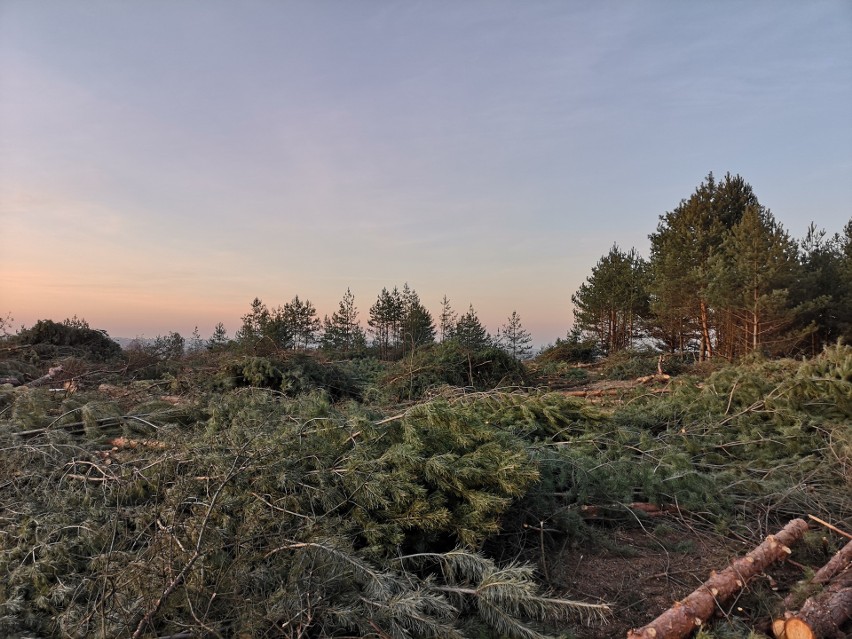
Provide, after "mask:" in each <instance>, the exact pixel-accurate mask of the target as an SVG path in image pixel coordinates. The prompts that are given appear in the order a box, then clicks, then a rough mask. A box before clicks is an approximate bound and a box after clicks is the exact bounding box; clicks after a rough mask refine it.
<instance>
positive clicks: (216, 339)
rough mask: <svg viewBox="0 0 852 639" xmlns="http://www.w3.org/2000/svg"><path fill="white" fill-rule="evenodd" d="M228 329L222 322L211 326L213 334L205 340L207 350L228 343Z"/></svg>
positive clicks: (221, 346)
mask: <svg viewBox="0 0 852 639" xmlns="http://www.w3.org/2000/svg"><path fill="white" fill-rule="evenodd" d="M228 341H229V340H228V331H227V330H226V329H225V325H224V324H223V323H222V322H219V323H218V324H216V326H215V327H214V328H213V334H212V335H211V336H210V339H209V340H207V350H211V351H212V350H217V349H220V348H223V347H224V346H226V345H227V344H228Z"/></svg>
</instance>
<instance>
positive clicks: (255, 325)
mask: <svg viewBox="0 0 852 639" xmlns="http://www.w3.org/2000/svg"><path fill="white" fill-rule="evenodd" d="M241 319H242V322H243V324H242V326H241V327H240V328H239V329H237V335H236V339H237V341H238V342H240V343H244V344H251V345H253V344H255V343H256V342H258V341H260V340H261V339H263V333H264V329H265V328H266V324H267V323H268V322H269V309H268V308H266V304H264V303H263V301H262V300H261V299H260V298H259V297H255V298H254V300H252V303H251V311H249V312H248V313H247V314H245V315H243V316H242V318H241Z"/></svg>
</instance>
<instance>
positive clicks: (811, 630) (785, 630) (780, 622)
mask: <svg viewBox="0 0 852 639" xmlns="http://www.w3.org/2000/svg"><path fill="white" fill-rule="evenodd" d="M850 620H852V567H850V566H847V567H846V569H845V570H843V571H842V572H840V573H839V574H837V575H835V576H834V578H833V579H832V581H831V582H830V583H829V584H828V586H827V587H826V588H825V589H824V590H823V591H822V592H821V593H819V594H818V595H815V596H813V597H811V598H810V599H808V600H807V601H805V603H804V605H803V606H802V609H801V610H800V611H799V612H797V613H787V614H786V615H785V616H784V618H783V619H776V620H775V621H774V622H773V623H772V631H773V632H774V633H775V637H776V638H777V639H845V637H846V636H847V635H846V632H845V631H843V630H842V627H843V626H844V625H845V624H846V623H847V622H849V621H850Z"/></svg>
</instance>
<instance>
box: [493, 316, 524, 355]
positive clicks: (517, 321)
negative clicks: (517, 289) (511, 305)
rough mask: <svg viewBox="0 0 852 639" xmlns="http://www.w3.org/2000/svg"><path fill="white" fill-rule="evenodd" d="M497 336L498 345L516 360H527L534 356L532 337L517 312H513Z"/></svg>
mask: <svg viewBox="0 0 852 639" xmlns="http://www.w3.org/2000/svg"><path fill="white" fill-rule="evenodd" d="M497 335H498V337H497V345H498V346H499V347H500V348H502V349H503V350H504V351H506V352H507V353H509V355H511V356H512V357H514V358H515V359H526V358H528V357H529V356H530V355H531V354H532V346H531V344H532V335H530V333H529V332H528V331H527V330H525V329H524V327H523V325H522V324H521V316H520V315H518V313H517V311H512V314H511V315H510V316H509V318H508V319H507V320H506V323H505V324H503V326H502V327H501V328H500V329H499V330H498V332H497Z"/></svg>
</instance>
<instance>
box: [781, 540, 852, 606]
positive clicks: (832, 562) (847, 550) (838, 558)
mask: <svg viewBox="0 0 852 639" xmlns="http://www.w3.org/2000/svg"><path fill="white" fill-rule="evenodd" d="M850 564H852V541H850V542H849V543H848V544H846V545H845V546H843V548H841V549H840V550H838V551H837V552H836V553H834V556H833V557H832V558H831V559H829V561H828V563H827V564H825V565H824V566H823V567H822V568H820V569H819V570H817V571H816V572H815V573H814V576H813V577H812V578H811V579H810V581H808V582H801V583H800V584H799V585H800V586H801V585H805V586H807V585H809V584H812V585H814V586H824V585H825V584H827V583H828V582H830V581H831V580H832V579H834V577H836V576H837V575H838V574H840V573H841V572H842V571H843V570H845V569H846V568H847V567H848V566H849V565H850ZM802 599H803V597H802V596H801V595H798V596H797V593H796V592H791V593H790V594H789V595H787V597H786V598H785V599H784V606H785V608H787V609H788V610H790V609H791V608H798V607H799V604H800V603H802Z"/></svg>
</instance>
